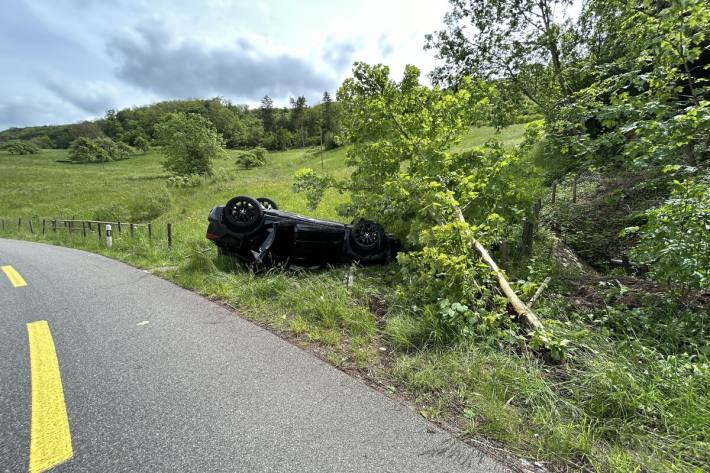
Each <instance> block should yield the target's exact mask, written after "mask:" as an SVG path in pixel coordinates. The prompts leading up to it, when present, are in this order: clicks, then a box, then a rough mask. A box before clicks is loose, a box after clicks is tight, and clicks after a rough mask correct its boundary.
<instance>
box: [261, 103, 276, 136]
mask: <svg viewBox="0 0 710 473" xmlns="http://www.w3.org/2000/svg"><path fill="white" fill-rule="evenodd" d="M259 114H260V115H261V122H262V123H263V125H264V131H266V132H267V133H268V132H273V131H275V126H274V125H275V120H274V101H273V100H271V97H269V96H268V95H264V98H263V99H261V108H260V109H259Z"/></svg>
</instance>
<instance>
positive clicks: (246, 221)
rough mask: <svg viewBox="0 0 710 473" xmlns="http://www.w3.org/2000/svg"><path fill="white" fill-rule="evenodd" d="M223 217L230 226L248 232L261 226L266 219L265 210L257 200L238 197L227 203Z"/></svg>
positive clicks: (242, 196)
mask: <svg viewBox="0 0 710 473" xmlns="http://www.w3.org/2000/svg"><path fill="white" fill-rule="evenodd" d="M222 215H224V219H225V222H226V223H227V225H228V226H230V227H232V228H233V229H234V230H237V231H240V232H246V231H249V230H253V229H255V228H256V227H258V226H259V224H260V223H261V221H262V219H263V217H264V209H263V208H262V206H261V204H260V203H259V202H257V201H256V200H255V199H252V198H251V197H247V196H244V195H238V196H237V197H234V198H233V199H230V201H229V202H227V205H225V206H224V210H223V212H222Z"/></svg>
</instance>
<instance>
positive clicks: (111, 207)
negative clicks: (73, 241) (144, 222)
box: [94, 202, 131, 222]
mask: <svg viewBox="0 0 710 473" xmlns="http://www.w3.org/2000/svg"><path fill="white" fill-rule="evenodd" d="M130 215H131V212H130V211H129V210H128V209H127V208H126V207H125V206H123V205H121V204H119V203H118V202H111V203H110V204H107V205H102V206H99V207H96V208H95V209H94V218H95V219H96V220H101V221H104V222H120V221H123V222H127V221H129V220H130Z"/></svg>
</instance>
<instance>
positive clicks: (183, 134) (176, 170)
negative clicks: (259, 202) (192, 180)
mask: <svg viewBox="0 0 710 473" xmlns="http://www.w3.org/2000/svg"><path fill="white" fill-rule="evenodd" d="M155 130H156V134H157V137H158V142H159V143H160V144H161V145H162V146H163V148H162V152H163V155H164V156H165V161H164V162H163V167H164V168H165V170H166V171H169V172H171V173H173V174H175V175H177V176H189V175H192V174H201V175H210V174H212V161H213V160H214V159H216V158H219V157H221V156H222V155H223V154H224V140H223V139H222V135H220V134H219V133H218V132H217V130H215V129H214V127H213V126H212V123H211V122H210V121H209V120H208V119H206V118H204V117H203V116H201V115H196V114H192V113H184V112H178V113H170V114H168V115H166V116H165V118H164V119H163V121H161V122H160V123H159V124H158V125H157V126H156V127H155Z"/></svg>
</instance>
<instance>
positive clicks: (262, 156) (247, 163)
mask: <svg viewBox="0 0 710 473" xmlns="http://www.w3.org/2000/svg"><path fill="white" fill-rule="evenodd" d="M265 163H266V150H265V149H264V148H261V147H259V148H254V149H252V150H251V151H244V152H242V153H240V154H238V155H237V159H236V164H237V166H242V167H243V168H244V169H249V168H255V167H260V166H263V165H264V164H265Z"/></svg>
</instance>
